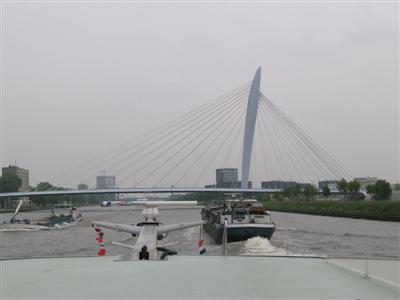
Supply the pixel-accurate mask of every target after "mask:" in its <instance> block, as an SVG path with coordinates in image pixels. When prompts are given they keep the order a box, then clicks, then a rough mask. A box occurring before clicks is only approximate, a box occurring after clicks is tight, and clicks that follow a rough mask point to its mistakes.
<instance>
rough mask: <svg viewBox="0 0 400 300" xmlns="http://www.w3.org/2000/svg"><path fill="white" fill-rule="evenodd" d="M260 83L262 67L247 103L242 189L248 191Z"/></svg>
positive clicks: (255, 78)
mask: <svg viewBox="0 0 400 300" xmlns="http://www.w3.org/2000/svg"><path fill="white" fill-rule="evenodd" d="M260 81H261V67H258V69H257V71H256V74H255V75H254V79H253V82H252V84H251V88H250V93H249V100H248V102H247V111H246V123H245V128H244V137H243V154H242V178H241V188H242V189H247V188H248V187H249V186H248V184H249V172H250V161H251V152H252V150H253V138H254V130H255V126H256V120H257V110H258V103H259V100H260Z"/></svg>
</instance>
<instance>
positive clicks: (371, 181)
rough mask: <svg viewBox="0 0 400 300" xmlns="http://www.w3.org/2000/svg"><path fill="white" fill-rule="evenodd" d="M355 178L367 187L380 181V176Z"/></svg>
mask: <svg viewBox="0 0 400 300" xmlns="http://www.w3.org/2000/svg"><path fill="white" fill-rule="evenodd" d="M354 180H356V181H358V182H359V183H360V184H361V186H363V187H367V186H368V185H374V184H375V183H376V182H377V181H378V177H359V178H354Z"/></svg>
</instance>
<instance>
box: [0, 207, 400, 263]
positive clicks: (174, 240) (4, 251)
mask: <svg viewBox="0 0 400 300" xmlns="http://www.w3.org/2000/svg"><path fill="white" fill-rule="evenodd" d="M81 211H82V214H83V217H84V220H83V221H82V222H80V223H79V224H77V225H75V226H70V227H67V228H64V229H54V230H44V231H23V232H0V255H1V257H2V258H12V257H38V256H77V255H95V254H96V252H97V250H98V244H97V242H96V240H95V238H96V234H95V232H94V230H93V228H92V227H91V226H90V221H94V220H96V221H106V222H117V223H126V224H136V223H138V222H140V221H142V216H141V210H138V209H134V208H132V207H111V208H110V207H108V208H101V207H86V208H81ZM47 214H48V212H46V211H40V212H31V213H23V214H21V215H20V218H30V219H39V218H41V217H44V216H46V215H47ZM11 215H12V214H1V215H0V221H1V222H3V221H4V220H7V221H8V220H9V219H10V218H11ZM271 215H272V218H273V220H274V222H275V223H276V226H277V230H276V231H275V233H274V235H273V237H272V239H271V241H268V240H265V239H261V238H254V239H251V240H249V241H246V242H238V243H232V244H229V254H230V255H242V254H247V255H251V254H254V255H260V254H261V255H263V254H265V255H268V254H272V255H282V254H303V255H335V256H387V257H399V256H400V250H399V249H400V223H395V222H382V221H370V220H359V219H347V218H336V217H325V216H311V215H302V214H291V213H279V212H272V213H271ZM200 219H201V218H200V209H177V210H171V209H161V210H160V220H161V221H162V222H163V223H164V224H171V223H179V222H190V221H196V220H200ZM198 238H199V229H198V228H190V229H187V230H183V231H179V232H172V233H170V234H169V235H168V237H167V239H165V240H164V241H162V243H164V244H168V245H169V248H171V249H175V250H177V251H178V253H180V254H185V255H197V241H198ZM204 238H205V240H206V248H207V253H208V254H209V255H219V254H220V253H221V248H220V246H218V245H216V244H215V243H214V242H213V241H212V239H211V238H210V237H209V236H208V235H207V234H204ZM105 239H106V241H107V242H110V241H123V242H125V243H134V239H133V238H132V237H130V236H129V234H127V233H120V232H115V231H112V230H107V229H106V230H105ZM106 246H107V250H108V251H109V253H108V254H110V255H117V254H121V253H126V251H129V250H127V249H125V248H120V247H117V246H113V245H107V244H106Z"/></svg>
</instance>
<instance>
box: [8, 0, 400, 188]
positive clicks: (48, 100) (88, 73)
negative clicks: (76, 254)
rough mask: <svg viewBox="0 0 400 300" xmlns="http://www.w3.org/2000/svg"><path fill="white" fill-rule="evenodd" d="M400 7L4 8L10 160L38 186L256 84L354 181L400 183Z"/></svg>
mask: <svg viewBox="0 0 400 300" xmlns="http://www.w3.org/2000/svg"><path fill="white" fill-rule="evenodd" d="M398 6H399V5H398V3H395V2H392V3H388V2H386V3H379V2H375V3H371V2H368V3H363V2H360V3H339V2H338V3H334V2H330V3H326V4H324V3H322V2H321V3H316V2H310V3H307V2H301V3H293V2H292V3H281V4H278V3H246V4H245V3H207V4H200V3H186V4H182V3H176V2H175V3H165V4H162V3H147V4H146V3H143V2H142V3H114V4H111V3H95V2H93V3H73V4H71V3H70V4H68V3H65V2H63V3H57V2H53V3H35V2H32V3H27V2H25V3H13V2H12V1H8V2H6V3H4V4H3V15H2V20H1V21H2V24H3V39H2V43H1V46H2V49H3V64H2V66H1V67H2V71H3V90H2V105H3V106H2V108H3V111H2V115H1V116H2V125H3V127H2V137H3V139H2V145H1V150H2V162H3V164H4V165H7V164H9V163H12V162H13V161H14V160H16V161H17V164H18V165H20V166H22V167H24V168H27V169H29V170H30V172H31V182H32V183H33V184H35V183H37V182H39V181H46V180H50V179H51V178H53V177H54V176H56V175H57V174H59V173H60V172H62V171H64V170H66V169H68V168H70V167H71V166H73V165H76V164H79V163H80V162H82V161H86V160H88V159H90V158H91V157H92V156H93V155H95V154H98V153H101V152H103V151H105V150H107V149H109V148H111V147H113V146H115V145H118V144H121V143H123V142H124V141H126V140H127V139H130V138H131V137H134V136H136V135H138V134H140V133H142V132H144V131H146V130H148V129H151V128H153V127H154V126H156V125H158V124H161V123H163V122H165V121H168V120H170V119H171V118H173V117H175V116H178V115H180V114H182V113H184V112H186V111H188V110H191V109H193V108H195V107H197V106H199V105H201V104H203V103H205V102H206V101H208V100H210V99H213V98H215V97H217V96H219V95H221V94H223V93H224V92H226V91H228V90H230V89H232V88H235V87H237V86H239V85H240V84H242V83H245V82H248V81H250V80H251V79H252V77H253V75H254V72H255V70H256V68H257V67H258V66H262V68H263V73H262V82H261V89H262V91H263V93H264V94H266V95H267V96H268V97H269V98H271V99H272V100H273V101H274V103H275V104H276V105H278V106H279V107H280V108H281V109H282V110H283V111H285V112H286V114H287V115H289V116H290V117H291V118H292V119H293V120H295V121H296V123H297V124H299V125H300V126H301V127H302V128H303V129H304V130H305V131H306V132H308V133H309V135H310V136H312V137H313V138H314V139H315V140H316V141H317V142H318V143H319V144H320V145H321V146H323V147H324V149H326V150H327V152H329V153H330V154H331V155H332V156H333V157H334V158H335V159H336V160H337V161H339V162H340V163H341V164H342V165H343V166H345V167H346V169H347V170H349V172H350V173H351V174H352V175H354V176H378V177H381V178H385V179H388V180H390V181H396V180H398V178H399V102H398V100H399V67H398V66H399V59H398V50H399V49H398V42H399V38H398V34H399V29H398V23H399V14H398V12H399V10H398Z"/></svg>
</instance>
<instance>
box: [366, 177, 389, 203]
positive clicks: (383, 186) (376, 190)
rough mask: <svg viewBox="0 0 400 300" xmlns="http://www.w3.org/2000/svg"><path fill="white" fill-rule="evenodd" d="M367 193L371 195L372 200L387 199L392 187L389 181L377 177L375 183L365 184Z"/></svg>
mask: <svg viewBox="0 0 400 300" xmlns="http://www.w3.org/2000/svg"><path fill="white" fill-rule="evenodd" d="M367 193H368V194H370V195H372V196H373V198H374V200H389V199H390V196H391V195H392V188H391V186H390V183H389V182H387V181H386V180H382V179H379V180H378V181H377V182H376V183H375V184H373V185H368V186H367Z"/></svg>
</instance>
